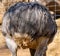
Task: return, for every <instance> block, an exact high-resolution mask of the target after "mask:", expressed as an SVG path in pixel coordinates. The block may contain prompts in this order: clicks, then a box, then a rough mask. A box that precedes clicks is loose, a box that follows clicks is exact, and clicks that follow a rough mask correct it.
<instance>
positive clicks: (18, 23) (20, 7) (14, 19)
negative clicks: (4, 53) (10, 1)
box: [2, 2, 56, 56]
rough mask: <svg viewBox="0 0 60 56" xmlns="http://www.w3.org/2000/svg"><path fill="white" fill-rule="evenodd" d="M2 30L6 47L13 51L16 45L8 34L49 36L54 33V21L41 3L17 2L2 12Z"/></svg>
mask: <svg viewBox="0 0 60 56" xmlns="http://www.w3.org/2000/svg"><path fill="white" fill-rule="evenodd" d="M2 32H3V34H4V36H5V39H6V43H7V46H8V48H9V49H10V50H11V51H12V53H14V52H16V51H15V49H16V48H17V46H16V44H15V42H14V40H12V39H9V36H10V35H12V36H13V35H14V33H19V34H28V35H29V36H31V38H33V39H35V38H37V37H40V36H48V37H51V36H52V35H53V34H55V33H56V23H55V21H54V19H53V18H52V16H51V14H50V13H49V10H48V9H47V8H46V7H44V6H43V5H41V4H38V3H36V2H28V3H26V2H18V3H16V4H15V5H13V6H11V7H10V8H9V9H8V10H7V12H6V13H5V14H4V17H3V23H2ZM8 40H9V41H10V42H9V41H8ZM11 40H12V41H11ZM12 43H13V44H14V47H13V46H12ZM9 44H10V45H9ZM11 47H12V48H11ZM13 56H14V55H13ZM15 56H16V55H15Z"/></svg>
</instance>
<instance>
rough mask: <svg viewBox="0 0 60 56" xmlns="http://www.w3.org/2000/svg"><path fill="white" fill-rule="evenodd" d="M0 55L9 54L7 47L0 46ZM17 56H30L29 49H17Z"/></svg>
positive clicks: (5, 55)
mask: <svg viewBox="0 0 60 56" xmlns="http://www.w3.org/2000/svg"><path fill="white" fill-rule="evenodd" d="M0 56H11V53H10V52H9V50H8V49H7V48H0ZM17 56H30V53H29V49H24V50H23V49H18V52H17Z"/></svg>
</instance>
